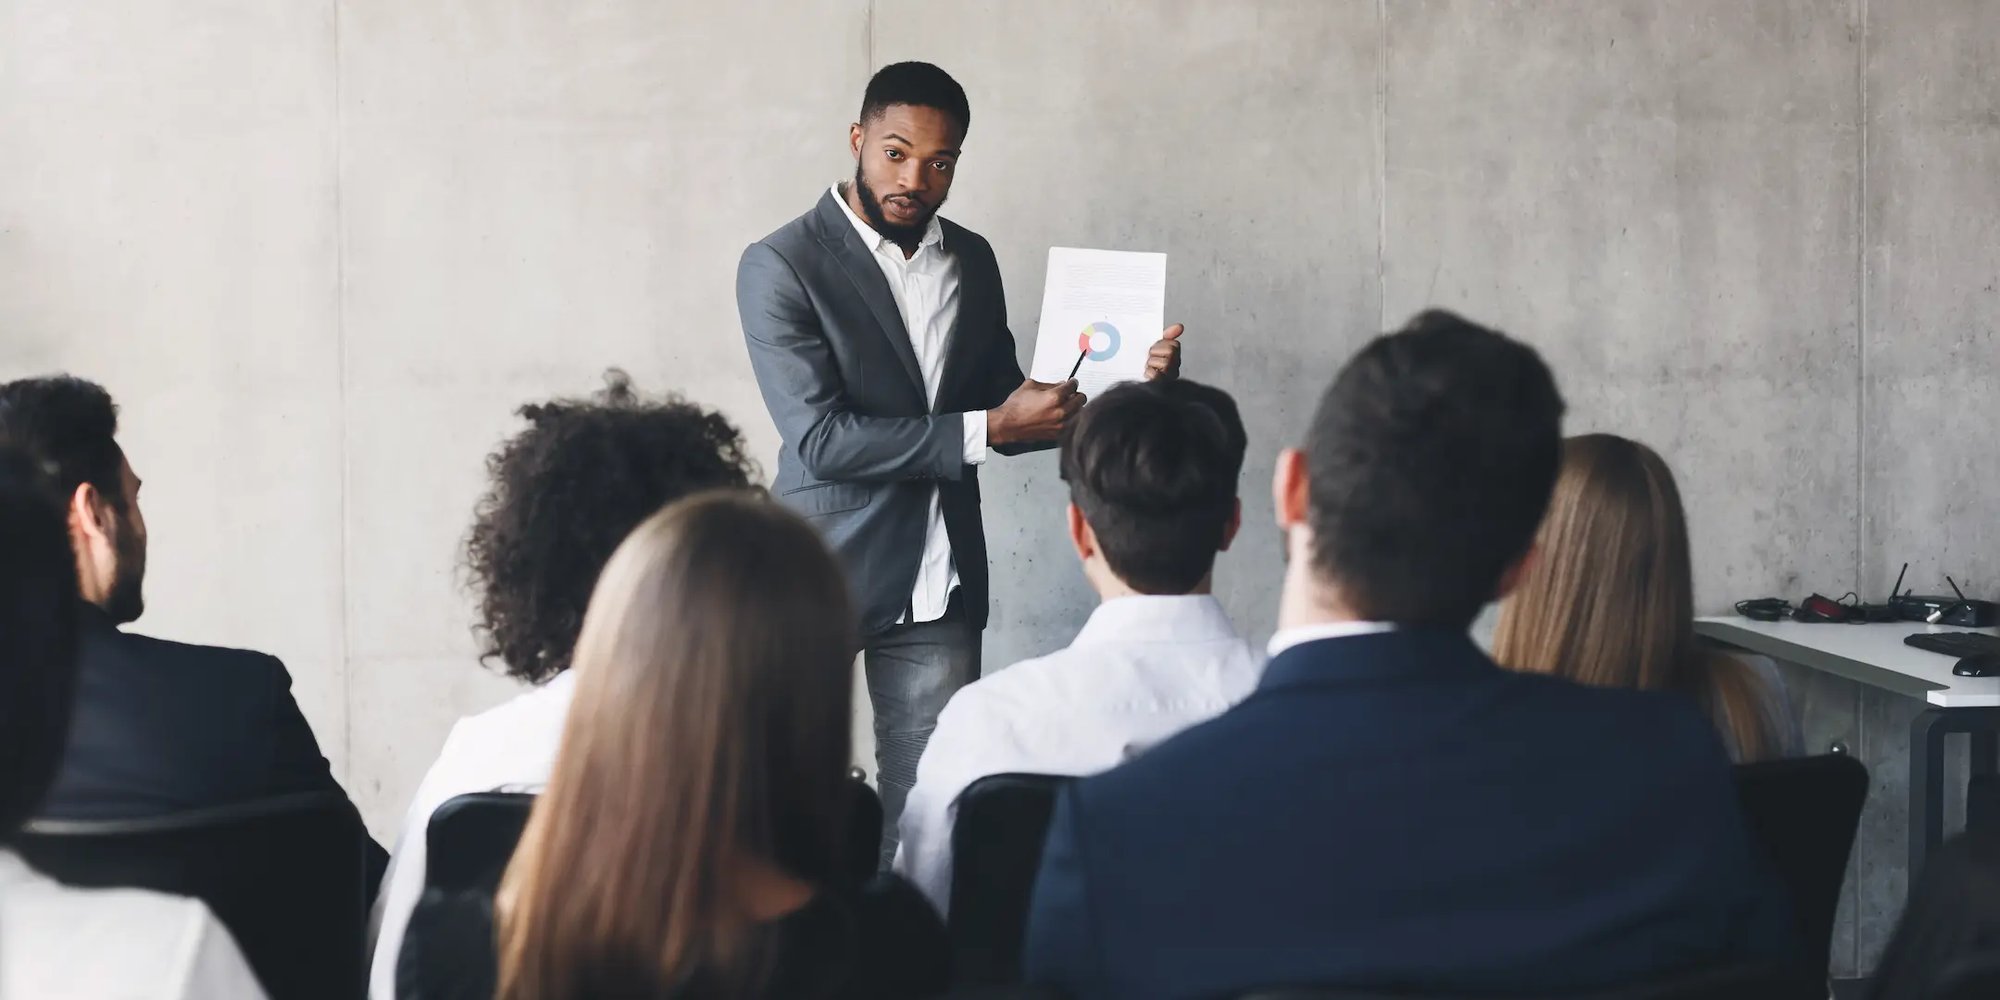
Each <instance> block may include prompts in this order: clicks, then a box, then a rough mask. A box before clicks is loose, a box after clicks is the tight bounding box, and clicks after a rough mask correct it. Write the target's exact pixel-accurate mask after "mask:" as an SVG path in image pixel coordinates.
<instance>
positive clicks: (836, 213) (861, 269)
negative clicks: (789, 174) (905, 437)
mask: <svg viewBox="0 0 2000 1000" xmlns="http://www.w3.org/2000/svg"><path fill="white" fill-rule="evenodd" d="M819 220H820V231H821V237H820V242H822V243H824V244H825V245H826V247H827V249H828V250H829V251H831V252H832V253H833V256H834V259H835V260H838V261H840V269H841V270H843V271H845V272H847V280H848V281H850V282H852V283H853V284H854V291H855V293H856V294H858V295H860V296H861V301H863V302H865V303H867V304H868V311H869V312H871V313H873V314H875V322H876V323H877V324H878V325H880V326H881V328H882V335H883V336H885V337H887V338H889V347H890V349H891V350H893V351H895V352H896V357H897V359H898V360H900V361H902V362H903V371H904V372H906V373H907V374H908V375H909V376H910V381H911V383H912V384H914V385H915V386H916V387H917V395H918V396H919V397H922V396H923V395H924V394H925V389H924V370H923V369H922V368H920V367H918V365H917V349H916V348H915V347H912V346H910V331H909V328H907V327H905V326H904V325H903V314H902V313H901V312H900V311H898V310H897V309H896V297H895V296H894V295H893V294H891V293H890V291H889V281H888V279H886V278H884V277H882V269H881V268H880V267H878V266H877V265H876V263H875V261H874V259H873V258H872V257H870V256H869V252H868V248H867V247H866V246H863V245H862V243H861V235H860V234H859V233H856V232H855V231H854V226H853V225H852V224H850V223H849V222H848V221H847V213H845V212H843V211H841V208H840V206H839V205H838V204H836V203H835V202H834V200H833V192H831V191H829V192H827V193H826V194H824V195H822V196H820V204H819ZM940 395H942V393H940Z"/></svg>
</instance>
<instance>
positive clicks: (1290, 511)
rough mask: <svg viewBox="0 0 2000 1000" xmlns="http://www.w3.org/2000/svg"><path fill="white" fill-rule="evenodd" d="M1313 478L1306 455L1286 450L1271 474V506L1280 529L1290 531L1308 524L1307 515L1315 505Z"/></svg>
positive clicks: (1294, 449) (1282, 452)
mask: <svg viewBox="0 0 2000 1000" xmlns="http://www.w3.org/2000/svg"><path fill="white" fill-rule="evenodd" d="M1310 479H1311V477H1310V476H1309V475H1307V471H1306V455H1305V452H1302V451H1300V450H1298V449H1297V448H1286V449H1285V450H1284V451H1281V452H1279V453H1278V467H1277V469H1276V470H1275V471H1274V472H1273V473H1272V474H1271V505H1272V507H1273V508H1274V513H1275V514H1276V515H1277V520H1278V527H1280V528H1284V529H1291V528H1295V527H1298V526H1299V525H1302V524H1304V523H1306V512H1307V511H1308V510H1309V509H1310V508H1311V506H1312V493H1311V488H1312V486H1311V482H1310Z"/></svg>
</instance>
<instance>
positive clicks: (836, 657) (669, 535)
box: [498, 491, 859, 1000]
mask: <svg viewBox="0 0 2000 1000" xmlns="http://www.w3.org/2000/svg"><path fill="white" fill-rule="evenodd" d="M855 630H856V623H855V613H854V609H853V605H852V604H851V602H850V600H849V598H848V594H847V589H846V585H845V583H844V582H843V579H842V576H841V571H840V567H839V565H838V564H837V563H836V562H835V560H834V557H833V555H832V554H831V553H830V552H828V550H827V548H826V546H825V544H824V543H822V542H821V541H820V538H819V535H818V534H817V533H815V532H814V530H813V529H812V527H811V526H810V525H808V524H807V523H806V522H805V521H803V520H801V519H800V518H798V517H797V516H795V515H793V514H790V513H788V512H786V511H785V510H783V509H782V508H780V507H779V506H777V505H776V504H775V503H773V502H771V501H770V500H769V499H767V498H765V497H764V496H762V495H761V494H759V493H755V492H750V491H738V492H729V493H712V494H707V495H703V496H699V497H694V498H690V499H687V500H683V501H681V502H679V503H677V504H675V505H673V506H672V507H669V508H668V509H667V510H665V511H663V512H661V513H660V514H658V515H655V516H654V517H652V518H650V519H648V520H647V521H646V522H645V523H644V524H642V525H640V526H639V528H638V530H637V531H635V532H633V534H632V536H631V538H629V539H627V540H626V542H625V543H624V544H623V545H621V546H619V548H618V551H617V553H616V554H615V555H613V556H612V558H611V561H610V563H609V564H607V565H606V566H605V568H604V573H603V578H602V579H601V580H599V581H598V585H597V590H596V593H595V594H594V595H593V596H592V598H591V602H590V611H589V614H588V615H586V616H585V619H584V626H583V635H582V637H581V639H580V640H579V641H578V643H577V651H576V675H577V680H576V694H575V698H574V700H573V701H572V703H571V706H570V713H569V720H568V724H567V726H566V728H565V730H564V733H563V743H562V748H561V751H560V753H559V754H558V756H557V760H556V765H555V770H554V772H553V773H552V775H551V776H550V779H549V785H548V790H547V791H546V792H544V793H543V794H542V795H541V796H540V797H539V799H538V800H537V801H536V804H535V809H534V812H533V815H532V816H531V818H530V820H529V822H528V827H527V830H526V831H525V832H524V834H523V835H522V838H521V844H520V847H519V849H518V850H517V851H516V852H515V854H514V859H513V861H512V863H511V864H510V865H509V866H508V870H507V875H506V879H505V882H504V884H503V886H502V890H501V896H500V909H499V914H498V916H499V920H500V925H499V926H500V933H499V945H500V973H499V975H500V990H499V995H500V996H501V997H504V998H509V1000H531V998H552V997H574V996H610V995H617V996H626V995H638V994H637V993H635V992H632V991H633V989H634V987H635V985H637V986H643V985H646V984H690V983H691V984H699V985H701V986H702V987H705V988H701V989H691V990H687V991H685V992H688V993H689V995H702V996H753V995H756V994H757V990H756V989H755V982H756V981H757V979H758V977H759V976H761V975H764V974H766V973H767V972H768V970H767V969H762V968H759V967H758V963H757V962H756V961H755V960H754V956H753V955H751V954H749V951H750V950H752V947H751V941H752V939H753V938H754V937H755V936H756V925H758V924H761V923H765V922H768V921H769V920H771V919H775V918H776V917H777V916H779V915H780V914H779V913H777V912H773V911H772V909H771V902H772V901H771V898H770V890H771V889H772V888H773V887H776V886H788V887H791V888H793V889H796V887H797V886H798V884H799V883H804V884H806V885H809V886H817V885H823V884H826V883H828V882H829V881H830V880H832V879H833V878H834V877H835V875H836V871H837V869H838V867H839V860H840V858H842V857H843V856H844V854H843V850H844V846H845V845H843V844H842V843H841V838H842V833H843V830H844V827H845V825H846V824H845V812H844V810H845V808H846V803H847V795H848V790H847V777H846V775H847V761H848V752H849V746H848V725H849V719H848V712H849V709H850V704H849V701H850V678H851V671H852V663H853V657H854V653H855V651H856V650H857V649H858V648H859V640H858V639H857V637H856V631H855ZM621 991H622V992H621ZM675 992H676V993H680V992H684V991H682V990H676V991H675Z"/></svg>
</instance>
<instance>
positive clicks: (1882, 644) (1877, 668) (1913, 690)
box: [1694, 615, 2000, 708]
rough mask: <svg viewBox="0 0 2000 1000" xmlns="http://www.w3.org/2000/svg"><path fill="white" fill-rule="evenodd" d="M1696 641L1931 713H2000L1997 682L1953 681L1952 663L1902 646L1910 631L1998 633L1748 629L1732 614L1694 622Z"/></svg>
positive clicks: (1758, 625) (1900, 626)
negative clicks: (1917, 704)
mask: <svg viewBox="0 0 2000 1000" xmlns="http://www.w3.org/2000/svg"><path fill="white" fill-rule="evenodd" d="M1694 630H1695V632H1696V633H1697V634H1699V635H1701V636H1702V637H1704V638H1707V639H1713V640H1715V641H1717V642H1723V643H1727V644H1729V645H1731V646H1737V647H1740V648H1743V649H1747V650H1749V651H1751V652H1753V653H1762V654H1764V655H1765V656H1768V657H1771V658H1772V659H1774V660H1783V661H1785V662H1787V663H1796V664H1798V665H1800V666H1803V667H1811V668H1812V669H1814V670H1819V671H1823V672H1825V673H1829V674H1834V675H1837V676H1840V677H1845V678H1847V679H1848V680H1851V681H1858V682H1860V683H1862V684H1866V685H1868V686H1869V687H1878V688H1882V689H1884V690H1888V691H1894V692H1896V693H1897V694H1905V695H1909V696H1910V697H1912V698H1922V699H1923V700H1925V701H1927V702H1929V703H1931V704H1933V705H1936V706H1937V707H1939V708H2000V677H1959V676H1957V675H1955V674H1953V673H1952V672H1951V668H1952V667H1953V666H1955V665H1957V663H1958V660H1956V659H1955V658H1953V657H1949V656H1946V655H1944V654H1943V653H1932V652H1929V651H1927V650H1922V649H1918V648H1916V647H1915V646H1906V645H1904V644H1903V637H1904V636H1906V635H1909V634H1910V633H1912V632H1984V633H1986V634H1987V635H2000V629H1990V628H1977V629H1970V628H1952V627H1949V626H1945V625H1926V624H1924V623H1922V622H1885V623H1880V624H1873V625H1809V624H1806V623H1804V622H1792V621H1783V622H1753V621H1751V620H1750V619H1748V618H1741V617H1738V616H1736V615H1723V616H1718V617H1714V618H1697V619H1695V623H1694Z"/></svg>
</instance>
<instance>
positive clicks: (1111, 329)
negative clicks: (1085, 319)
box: [1076, 320, 1118, 361]
mask: <svg viewBox="0 0 2000 1000" xmlns="http://www.w3.org/2000/svg"><path fill="white" fill-rule="evenodd" d="M1076 349H1077V350H1079V351H1081V352H1083V355H1084V356H1085V357H1087V358H1089V359H1090V360H1092V361H1109V360H1111V359H1112V358H1115V357H1117V356H1118V328H1117V327H1115V326H1112V325H1111V324H1109V323H1106V322H1104V321H1102V320H1099V321H1098V322H1095V323H1092V324H1090V325H1089V326H1086V327H1084V328H1083V332H1082V333H1080V334H1078V335H1077V338H1076Z"/></svg>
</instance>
